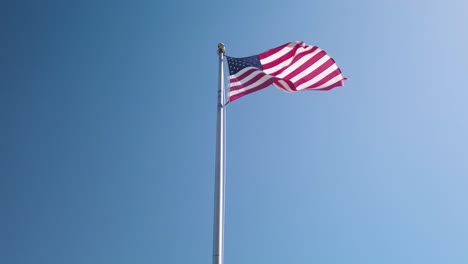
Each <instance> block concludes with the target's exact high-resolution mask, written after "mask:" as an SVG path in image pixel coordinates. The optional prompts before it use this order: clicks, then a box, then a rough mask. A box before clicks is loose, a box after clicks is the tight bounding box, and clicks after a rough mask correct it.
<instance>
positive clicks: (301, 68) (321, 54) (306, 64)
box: [283, 50, 327, 80]
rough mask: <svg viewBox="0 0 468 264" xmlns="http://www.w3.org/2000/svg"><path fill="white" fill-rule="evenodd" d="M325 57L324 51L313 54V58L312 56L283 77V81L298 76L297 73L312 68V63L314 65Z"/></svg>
mask: <svg viewBox="0 0 468 264" xmlns="http://www.w3.org/2000/svg"><path fill="white" fill-rule="evenodd" d="M325 55H327V54H326V53H325V51H323V50H322V51H320V52H319V53H317V54H315V55H314V56H312V57H311V58H310V59H308V60H307V61H305V62H304V63H303V64H302V65H301V66H299V67H298V68H297V69H295V70H294V71H292V72H291V73H290V74H288V75H286V76H285V77H283V78H284V79H288V80H290V79H292V78H293V77H294V76H296V75H298V74H299V73H301V72H303V71H305V70H306V69H307V68H309V67H310V66H312V65H313V64H314V63H316V62H317V61H319V60H320V59H321V58H323V57H324V56H325Z"/></svg>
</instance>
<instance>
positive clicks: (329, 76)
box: [307, 69, 341, 88]
mask: <svg viewBox="0 0 468 264" xmlns="http://www.w3.org/2000/svg"><path fill="white" fill-rule="evenodd" d="M340 74H341V73H340V69H336V70H334V71H332V72H330V73H329V74H328V75H327V76H325V77H323V78H322V80H320V81H318V82H316V83H314V84H313V85H311V86H309V87H307V88H315V87H319V86H320V85H323V84H325V83H326V82H328V81H330V80H331V79H333V78H335V77H336V76H338V75H340Z"/></svg>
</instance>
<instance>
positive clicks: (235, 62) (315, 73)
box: [226, 41, 346, 101]
mask: <svg viewBox="0 0 468 264" xmlns="http://www.w3.org/2000/svg"><path fill="white" fill-rule="evenodd" d="M226 58H227V62H228V66H229V75H230V76H229V101H234V100H236V99H238V98H241V97H242V96H244V95H247V94H250V93H253V92H255V91H258V90H261V89H263V88H265V87H267V86H269V85H271V84H272V85H274V86H276V87H278V88H280V89H282V90H284V91H286V92H296V91H302V90H330V89H332V88H334V87H337V86H343V85H344V80H346V78H344V77H343V75H342V74H341V70H340V68H338V66H337V65H336V63H335V61H334V60H333V59H332V58H331V57H330V56H328V54H327V53H326V52H325V51H323V50H321V49H320V48H318V47H316V46H308V45H307V44H305V43H304V42H302V41H296V42H290V43H286V44H284V45H281V46H279V47H276V48H274V49H271V50H269V51H266V52H264V53H261V54H259V55H254V56H250V57H245V58H233V57H229V56H226Z"/></svg>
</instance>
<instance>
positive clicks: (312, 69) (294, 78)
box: [291, 54, 330, 83]
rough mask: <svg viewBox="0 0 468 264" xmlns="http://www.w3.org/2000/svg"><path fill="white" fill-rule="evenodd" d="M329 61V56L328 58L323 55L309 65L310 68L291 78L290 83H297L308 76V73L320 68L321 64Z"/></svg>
mask: <svg viewBox="0 0 468 264" xmlns="http://www.w3.org/2000/svg"><path fill="white" fill-rule="evenodd" d="M329 59H330V56H328V55H326V54H325V55H324V56H323V57H322V58H321V59H320V60H318V61H317V62H315V63H314V64H312V65H310V67H308V68H307V69H305V70H303V71H301V72H300V73H298V74H297V75H296V76H294V77H292V78H291V82H293V83H295V82H297V81H298V80H300V79H302V78H303V77H305V76H307V75H309V73H311V72H313V71H314V70H316V69H317V68H318V67H320V66H322V64H324V63H325V62H327V61H328V60H329Z"/></svg>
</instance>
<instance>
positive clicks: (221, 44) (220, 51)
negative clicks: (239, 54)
mask: <svg viewBox="0 0 468 264" xmlns="http://www.w3.org/2000/svg"><path fill="white" fill-rule="evenodd" d="M225 52H226V48H225V47H224V43H221V42H220V43H218V54H221V53H222V54H224V53H225Z"/></svg>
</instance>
